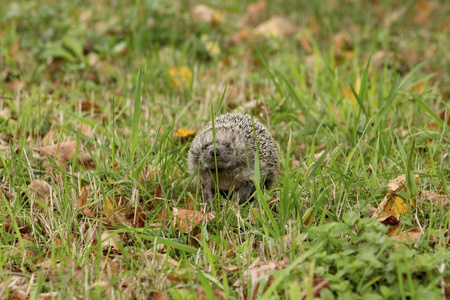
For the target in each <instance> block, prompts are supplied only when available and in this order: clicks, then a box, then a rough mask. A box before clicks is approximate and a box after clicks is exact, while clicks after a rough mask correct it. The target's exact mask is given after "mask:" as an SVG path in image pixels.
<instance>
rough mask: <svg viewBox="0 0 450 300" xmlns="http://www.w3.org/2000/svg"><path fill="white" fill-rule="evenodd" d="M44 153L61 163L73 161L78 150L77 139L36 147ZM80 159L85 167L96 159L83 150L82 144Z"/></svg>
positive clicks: (79, 148) (79, 149) (79, 150)
mask: <svg viewBox="0 0 450 300" xmlns="http://www.w3.org/2000/svg"><path fill="white" fill-rule="evenodd" d="M33 150H35V151H38V152H39V153H41V154H43V155H47V156H50V157H53V158H55V159H57V161H58V162H59V163H60V164H64V163H66V162H68V161H71V160H72V158H73V157H74V155H75V153H76V150H77V141H68V142H63V143H60V144H55V145H51V146H45V147H40V148H34V149H33ZM78 154H79V156H78V161H79V162H80V163H81V164H82V165H83V166H85V167H90V166H92V165H94V160H93V159H92V156H91V155H90V154H89V153H86V152H83V151H82V147H81V145H79V147H78Z"/></svg>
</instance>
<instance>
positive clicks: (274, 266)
mask: <svg viewBox="0 0 450 300" xmlns="http://www.w3.org/2000/svg"><path fill="white" fill-rule="evenodd" d="M286 266H287V263H286V262H285V261H282V260H267V261H259V260H257V261H255V262H253V263H252V264H251V265H250V267H249V268H248V270H247V271H245V272H244V274H243V276H244V277H243V278H242V280H241V279H238V280H237V281H236V282H235V283H234V284H233V286H235V287H242V286H245V285H247V283H248V280H249V279H250V282H251V283H252V286H255V285H256V283H257V282H258V281H259V280H260V279H261V278H262V277H263V276H265V275H271V274H272V273H273V272H275V271H276V270H280V269H284V268H285V267H286Z"/></svg>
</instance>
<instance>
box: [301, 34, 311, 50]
mask: <svg viewBox="0 0 450 300" xmlns="http://www.w3.org/2000/svg"><path fill="white" fill-rule="evenodd" d="M300 43H301V44H302V47H303V48H304V49H305V50H306V53H308V54H312V53H313V48H312V46H311V44H310V43H309V41H308V38H307V37H306V36H302V37H301V38H300Z"/></svg>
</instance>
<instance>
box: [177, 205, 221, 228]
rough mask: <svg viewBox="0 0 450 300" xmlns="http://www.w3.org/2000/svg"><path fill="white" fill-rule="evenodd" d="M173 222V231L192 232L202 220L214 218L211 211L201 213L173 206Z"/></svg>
mask: <svg viewBox="0 0 450 300" xmlns="http://www.w3.org/2000/svg"><path fill="white" fill-rule="evenodd" d="M172 212H173V224H174V230H175V231H181V232H183V233H188V232H192V231H193V229H194V228H196V227H197V226H199V225H200V224H201V223H202V221H203V220H205V221H206V222H208V221H211V220H212V219H214V217H215V216H214V214H213V213H207V214H205V213H203V212H201V211H194V210H187V209H178V208H176V207H174V208H173V211H172Z"/></svg>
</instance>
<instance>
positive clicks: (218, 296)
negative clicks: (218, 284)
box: [196, 287, 227, 300]
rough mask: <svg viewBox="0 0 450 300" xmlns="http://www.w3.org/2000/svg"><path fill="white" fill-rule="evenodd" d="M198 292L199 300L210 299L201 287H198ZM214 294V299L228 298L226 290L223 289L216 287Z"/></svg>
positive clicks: (222, 299) (223, 299)
mask: <svg viewBox="0 0 450 300" xmlns="http://www.w3.org/2000/svg"><path fill="white" fill-rule="evenodd" d="M196 292H197V300H207V299H210V298H209V297H208V295H207V294H206V293H205V291H204V290H203V289H202V288H201V287H199V288H197V290H196ZM213 294H214V298H213V299H215V300H225V299H227V297H226V295H225V292H224V291H222V290H219V289H214V290H213Z"/></svg>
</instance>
